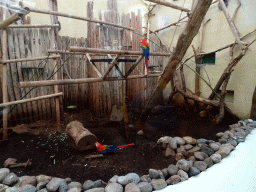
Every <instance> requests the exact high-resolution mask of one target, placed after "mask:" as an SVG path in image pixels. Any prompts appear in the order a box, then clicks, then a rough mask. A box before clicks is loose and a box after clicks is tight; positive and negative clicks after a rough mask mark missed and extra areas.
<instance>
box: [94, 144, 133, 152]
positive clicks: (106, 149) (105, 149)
mask: <svg viewBox="0 0 256 192" xmlns="http://www.w3.org/2000/svg"><path fill="white" fill-rule="evenodd" d="M95 145H96V148H97V150H98V151H99V152H100V153H102V154H105V153H107V152H112V151H116V150H119V149H123V148H125V147H128V146H132V145H134V143H132V144H127V145H121V146H114V145H101V144H100V143H99V142H96V143H95Z"/></svg>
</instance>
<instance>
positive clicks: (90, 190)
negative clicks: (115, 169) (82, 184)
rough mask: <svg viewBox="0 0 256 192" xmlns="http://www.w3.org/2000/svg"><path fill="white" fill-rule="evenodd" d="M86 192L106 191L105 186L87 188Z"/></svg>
mask: <svg viewBox="0 0 256 192" xmlns="http://www.w3.org/2000/svg"><path fill="white" fill-rule="evenodd" d="M86 192H105V189H104V188H103V187H100V188H93V189H89V190H87V191H86Z"/></svg>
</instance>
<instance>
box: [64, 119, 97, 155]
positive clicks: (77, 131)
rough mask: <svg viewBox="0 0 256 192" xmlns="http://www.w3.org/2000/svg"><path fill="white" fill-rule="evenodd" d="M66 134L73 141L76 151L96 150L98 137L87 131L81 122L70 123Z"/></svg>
mask: <svg viewBox="0 0 256 192" xmlns="http://www.w3.org/2000/svg"><path fill="white" fill-rule="evenodd" d="M66 132H67V134H68V135H69V136H70V137H71V138H72V139H73V141H74V148H75V149H77V150H79V151H83V150H87V149H94V148H95V142H96V141H97V138H96V136H95V135H93V134H92V133H91V132H90V131H89V130H87V129H85V128H84V126H83V125H82V123H80V122H79V121H72V122H70V123H69V124H68V125H67V128H66Z"/></svg>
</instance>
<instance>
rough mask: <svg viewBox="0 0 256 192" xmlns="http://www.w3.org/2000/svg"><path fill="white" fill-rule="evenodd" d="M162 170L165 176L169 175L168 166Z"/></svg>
mask: <svg viewBox="0 0 256 192" xmlns="http://www.w3.org/2000/svg"><path fill="white" fill-rule="evenodd" d="M161 172H162V173H163V176H164V177H167V175H168V168H164V169H162V170H161Z"/></svg>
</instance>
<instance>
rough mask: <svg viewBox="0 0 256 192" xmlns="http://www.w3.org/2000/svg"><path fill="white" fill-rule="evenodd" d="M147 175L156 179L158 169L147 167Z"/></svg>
mask: <svg viewBox="0 0 256 192" xmlns="http://www.w3.org/2000/svg"><path fill="white" fill-rule="evenodd" d="M149 177H150V178H151V179H158V177H159V173H158V171H157V170H155V169H149Z"/></svg>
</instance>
